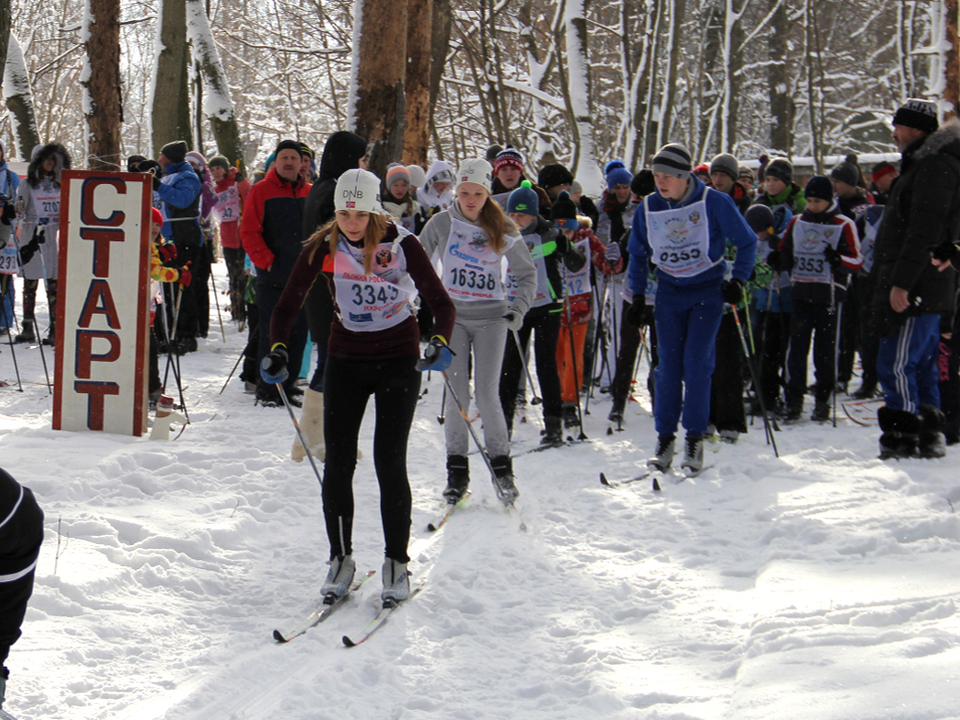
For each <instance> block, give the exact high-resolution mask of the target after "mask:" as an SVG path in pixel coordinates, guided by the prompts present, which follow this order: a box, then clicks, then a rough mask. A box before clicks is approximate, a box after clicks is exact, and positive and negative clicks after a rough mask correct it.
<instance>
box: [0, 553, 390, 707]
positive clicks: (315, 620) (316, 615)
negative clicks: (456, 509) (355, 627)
mask: <svg viewBox="0 0 960 720" xmlns="http://www.w3.org/2000/svg"><path fill="white" fill-rule="evenodd" d="M376 572H377V571H376V570H370V571H369V572H368V573H367V574H366V575H364V576H363V577H361V578H359V579H357V580H354V581H353V584H352V585H351V586H350V591H349V592H348V593H347V594H346V595H344V596H343V597H339V598H335V599H333V601H332V602H327V599H326V598H324V600H323V602H322V603H321V604H320V605H318V606H317V608H316V609H315V610H314V611H313V612H311V613H310V614H309V615H307V617H305V618H304V619H303V620H302V621H301V622H300V623H299V624H298V625H296V626H295V627H293V628H290V629H289V630H284V631H281V630H274V631H273V639H274V640H276V641H277V642H278V643H288V642H290V641H291V640H293V639H294V638H295V637H300V636H301V635H303V634H304V633H305V632H306V631H307V630H309V629H310V628H312V627H316V626H317V625H319V624H320V623H322V622H323V621H324V620H326V619H327V618H328V617H330V616H331V615H333V613H335V612H336V611H337V610H338V609H339V608H340V607H341V606H342V605H343V603H344V602H345V601H346V599H347V598H348V597H350V594H351V593H354V592H356V591H357V590H359V589H360V586H361V585H363V584H364V583H365V582H366V581H367V580H369V579H370V578H372V577H373V576H374V575H376ZM0 720H2V719H0Z"/></svg>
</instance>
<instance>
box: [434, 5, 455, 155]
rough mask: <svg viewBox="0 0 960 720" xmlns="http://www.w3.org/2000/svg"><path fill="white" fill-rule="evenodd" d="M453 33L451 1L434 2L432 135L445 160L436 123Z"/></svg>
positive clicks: (436, 147)
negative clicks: (435, 117)
mask: <svg viewBox="0 0 960 720" xmlns="http://www.w3.org/2000/svg"><path fill="white" fill-rule="evenodd" d="M452 31H453V7H452V6H451V0H433V22H432V23H430V54H431V55H432V56H433V62H431V64H430V135H431V137H433V139H434V142H433V146H434V148H435V149H436V152H437V157H438V158H440V159H441V160H442V159H443V148H442V146H441V145H440V134H439V133H438V132H437V126H436V123H435V122H434V114H435V109H436V107H437V100H438V99H439V97H440V81H441V80H442V79H443V71H444V67H445V65H446V63H447V53H448V52H449V50H450V33H451V32H452Z"/></svg>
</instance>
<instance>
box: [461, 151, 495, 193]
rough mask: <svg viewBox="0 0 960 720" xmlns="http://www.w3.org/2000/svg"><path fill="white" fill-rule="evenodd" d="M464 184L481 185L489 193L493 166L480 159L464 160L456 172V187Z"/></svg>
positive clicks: (491, 185)
mask: <svg viewBox="0 0 960 720" xmlns="http://www.w3.org/2000/svg"><path fill="white" fill-rule="evenodd" d="M465 182H470V183H476V184H477V185H483V187H485V188H486V190H487V192H490V190H491V188H492V187H493V166H492V165H491V164H490V163H488V162H487V161H486V160H484V159H482V158H471V159H470V160H464V161H463V163H461V165H460V169H459V170H458V171H457V185H460V183H465Z"/></svg>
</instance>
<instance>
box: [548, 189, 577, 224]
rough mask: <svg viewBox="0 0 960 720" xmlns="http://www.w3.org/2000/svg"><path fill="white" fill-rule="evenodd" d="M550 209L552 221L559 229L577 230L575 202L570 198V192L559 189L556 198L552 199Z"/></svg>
mask: <svg viewBox="0 0 960 720" xmlns="http://www.w3.org/2000/svg"><path fill="white" fill-rule="evenodd" d="M551 211H552V216H553V221H554V222H555V223H556V224H557V227H559V228H560V229H561V230H577V229H579V228H580V221H579V220H578V219H577V204H576V203H575V202H574V201H573V200H571V199H570V193H568V192H567V191H566V190H563V191H561V193H560V194H559V195H558V196H557V199H556V200H554V201H553V207H552V208H551Z"/></svg>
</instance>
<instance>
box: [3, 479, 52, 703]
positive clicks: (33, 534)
mask: <svg viewBox="0 0 960 720" xmlns="http://www.w3.org/2000/svg"><path fill="white" fill-rule="evenodd" d="M42 542H43V511H42V510H40V507H39V506H38V505H37V501H36V500H35V499H34V497H33V493H32V492H31V491H30V488H25V487H23V486H22V485H20V484H19V483H17V481H16V480H14V479H13V478H12V477H10V475H9V474H8V473H7V472H6V471H4V470H3V469H0V709H2V708H3V700H4V692H5V690H6V684H7V679H8V678H9V677H10V671H9V670H7V668H6V667H5V666H4V663H5V662H6V660H7V656H8V655H9V654H10V646H11V645H13V644H14V643H15V642H16V641H17V640H18V639H19V637H20V626H21V625H22V624H23V616H24V614H25V613H26V612H27V601H28V600H29V599H30V595H31V594H33V574H34V570H35V569H36V567H37V556H38V555H39V554H40V544H41V543H42ZM0 714H2V713H0Z"/></svg>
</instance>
